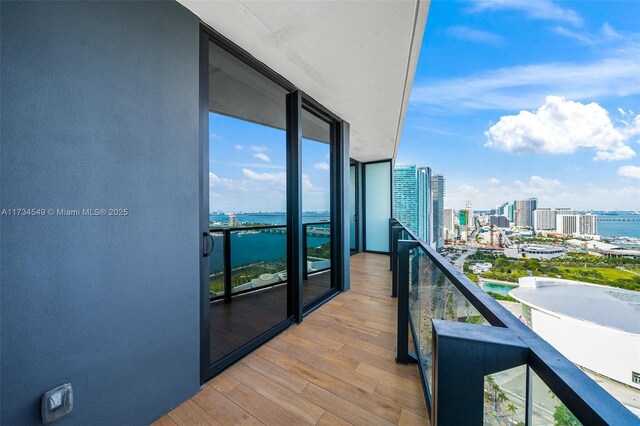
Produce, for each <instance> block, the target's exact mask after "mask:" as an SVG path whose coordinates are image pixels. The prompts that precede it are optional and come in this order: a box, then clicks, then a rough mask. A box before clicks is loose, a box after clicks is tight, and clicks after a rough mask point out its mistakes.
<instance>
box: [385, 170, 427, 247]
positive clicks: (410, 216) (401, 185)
mask: <svg viewBox="0 0 640 426" xmlns="http://www.w3.org/2000/svg"><path fill="white" fill-rule="evenodd" d="M393 213H394V216H395V218H396V219H398V220H399V221H400V222H401V223H402V224H403V225H405V226H407V227H408V228H409V229H411V230H413V232H415V233H416V234H417V235H418V237H420V238H422V239H423V240H424V241H426V242H428V243H429V244H431V245H435V241H434V240H433V237H432V235H433V230H432V228H433V207H432V198H431V169H429V168H428V167H416V166H415V165H411V166H396V167H394V169H393Z"/></svg>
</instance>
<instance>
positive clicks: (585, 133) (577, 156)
mask: <svg viewBox="0 0 640 426" xmlns="http://www.w3.org/2000/svg"><path fill="white" fill-rule="evenodd" d="M638 113H640V2H639V1H607V2H598V1H577V2H569V1H565V2H552V1H547V0H535V1H531V0H501V1H499V0H486V1H482V2H457V1H433V2H432V3H431V8H430V11H429V17H428V20H427V26H426V30H425V35H424V39H423V42H422V49H421V54H420V60H419V63H418V68H417V71H416V76H415V79H414V86H413V89H412V93H411V100H410V104H409V109H408V112H407V116H406V121H405V125H404V129H403V134H402V139H401V143H400V149H399V152H398V157H397V162H398V163H399V164H417V165H420V166H430V167H431V168H432V170H433V172H435V173H442V174H444V175H445V179H446V196H445V204H446V206H447V207H454V208H459V207H462V206H463V203H464V202H465V201H466V200H469V201H471V202H472V204H473V206H474V208H476V209H489V208H492V207H494V206H495V205H497V204H499V203H501V202H503V201H508V200H513V199H516V198H528V197H531V196H535V197H538V199H539V205H540V206H543V207H555V206H559V207H560V206H562V207H572V208H577V209H628V210H632V209H633V210H635V209H640V143H639V142H640V118H638V115H637V114H638Z"/></svg>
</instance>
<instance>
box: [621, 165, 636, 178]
mask: <svg viewBox="0 0 640 426" xmlns="http://www.w3.org/2000/svg"><path fill="white" fill-rule="evenodd" d="M618 175H620V176H622V177H627V178H631V179H640V167H638V166H622V167H620V168H619V169H618Z"/></svg>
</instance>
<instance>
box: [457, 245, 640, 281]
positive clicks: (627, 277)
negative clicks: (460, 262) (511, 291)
mask: <svg viewBox="0 0 640 426" xmlns="http://www.w3.org/2000/svg"><path fill="white" fill-rule="evenodd" d="M475 262H490V263H492V264H493V267H492V268H491V270H490V271H488V272H485V273H483V274H481V275H480V278H483V279H487V280H499V281H507V282H517V281H518V278H521V277H526V276H527V275H529V274H528V271H529V272H530V273H531V275H534V276H540V277H552V278H563V279H567V280H576V281H583V282H588V283H593V284H600V285H606V286H611V287H618V288H623V289H626V290H635V291H640V274H639V273H638V270H639V269H640V259H624V258H611V259H607V258H601V257H597V256H592V255H589V254H584V253H569V254H568V255H567V256H566V257H564V258H555V259H550V260H538V259H514V258H508V257H506V256H504V255H497V254H494V253H491V252H488V251H481V250H478V251H477V252H476V253H474V254H472V255H470V256H469V257H468V258H467V262H465V265H464V272H465V273H466V274H467V276H469V275H472V276H469V278H470V279H472V280H473V281H474V282H477V279H478V276H476V275H473V274H471V269H470V267H469V265H471V264H472V263H475Z"/></svg>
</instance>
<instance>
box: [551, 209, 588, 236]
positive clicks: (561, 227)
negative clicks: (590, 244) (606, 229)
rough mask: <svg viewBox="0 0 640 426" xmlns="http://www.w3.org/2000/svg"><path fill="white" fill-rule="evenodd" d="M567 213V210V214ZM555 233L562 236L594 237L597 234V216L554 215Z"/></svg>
mask: <svg viewBox="0 0 640 426" xmlns="http://www.w3.org/2000/svg"><path fill="white" fill-rule="evenodd" d="M569 211H570V210H567V212H569ZM556 232H558V233H560V234H564V235H573V234H580V235H595V234H597V233H598V216H597V215H594V214H560V213H558V214H557V215H556Z"/></svg>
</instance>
